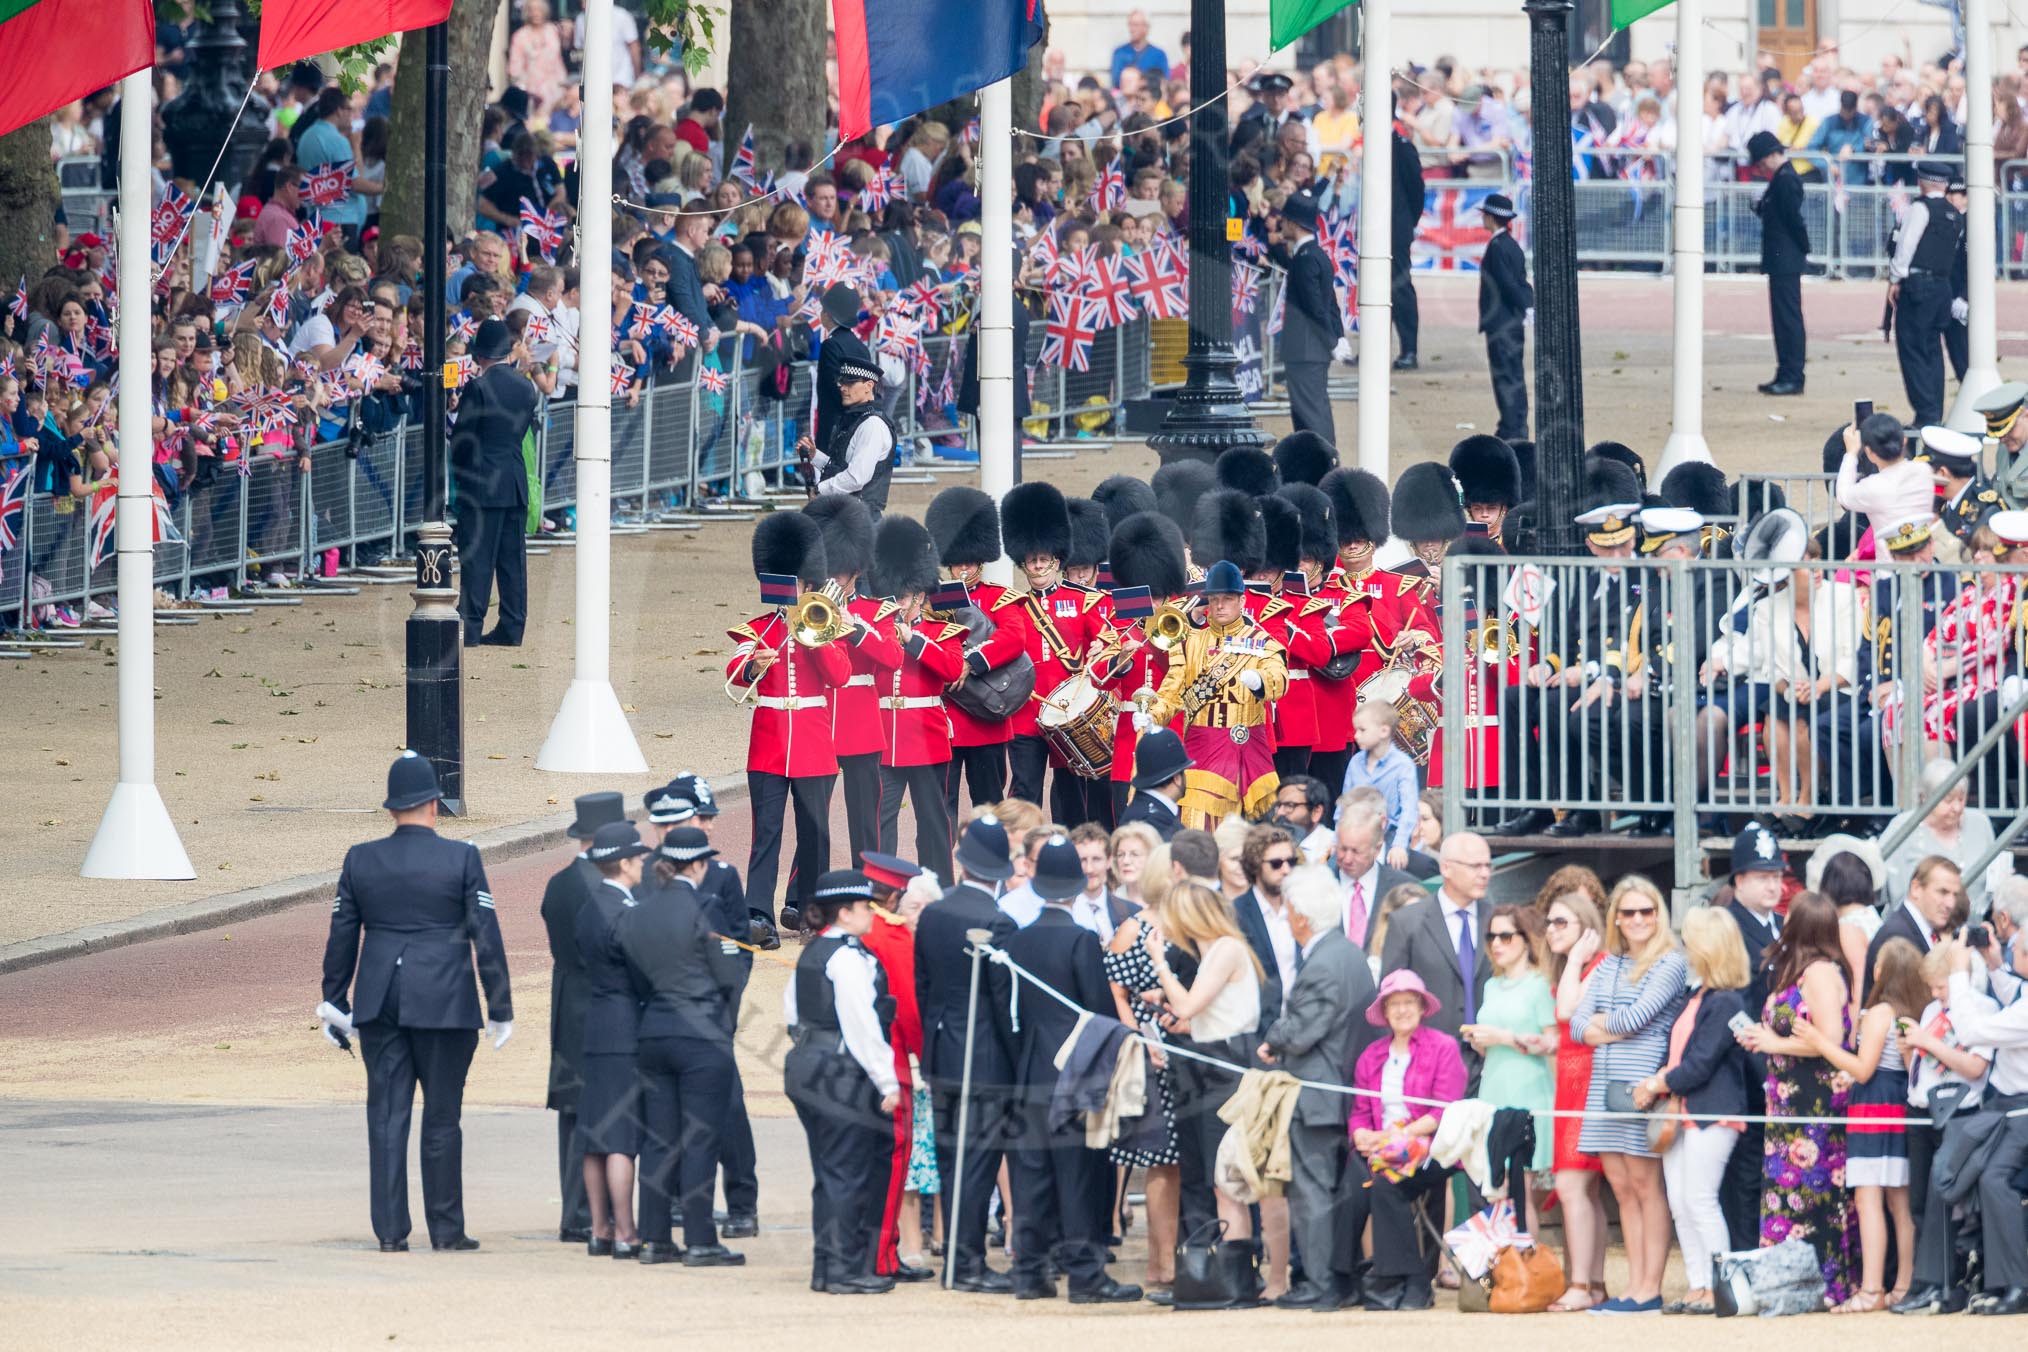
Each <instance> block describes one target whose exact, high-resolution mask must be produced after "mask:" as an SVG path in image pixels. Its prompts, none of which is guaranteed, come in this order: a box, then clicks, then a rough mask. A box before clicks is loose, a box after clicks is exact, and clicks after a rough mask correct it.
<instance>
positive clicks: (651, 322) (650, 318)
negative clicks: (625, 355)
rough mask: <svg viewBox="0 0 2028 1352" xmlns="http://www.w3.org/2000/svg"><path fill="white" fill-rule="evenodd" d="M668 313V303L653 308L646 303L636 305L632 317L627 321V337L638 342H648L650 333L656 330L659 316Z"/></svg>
mask: <svg viewBox="0 0 2028 1352" xmlns="http://www.w3.org/2000/svg"><path fill="white" fill-rule="evenodd" d="M667 313H669V307H668V306H666V305H660V306H657V307H656V308H655V309H652V310H650V309H649V308H648V307H647V306H645V305H636V306H635V307H634V310H633V316H632V318H630V319H629V320H628V321H627V337H629V338H631V339H633V340H634V341H635V342H637V343H644V342H646V341H647V340H648V335H649V334H651V333H653V332H654V331H655V328H656V325H657V323H658V322H659V320H658V316H660V315H663V314H667Z"/></svg>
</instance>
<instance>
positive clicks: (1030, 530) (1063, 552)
mask: <svg viewBox="0 0 2028 1352" xmlns="http://www.w3.org/2000/svg"><path fill="white" fill-rule="evenodd" d="M1000 534H1001V536H1002V537H1003V538H1004V539H1005V541H1006V544H1007V557H1009V558H1011V559H1013V560H1014V562H1015V563H1016V564H1017V565H1018V564H1020V563H1022V562H1023V561H1024V560H1026V559H1029V558H1031V557H1033V556H1034V555H1037V554H1047V555H1048V556H1049V557H1050V558H1053V559H1059V560H1061V559H1068V558H1069V557H1070V505H1069V504H1068V503H1066V502H1065V501H1064V500H1063V490H1062V489H1060V488H1058V487H1057V486H1056V485H1055V484H1053V483H1048V482H1045V481H1044V480H1040V479H1037V480H1036V481H1034V482H1033V483H1025V484H1016V485H1015V486H1014V487H1012V488H1010V489H1008V490H1007V496H1006V497H1004V498H1002V499H1000Z"/></svg>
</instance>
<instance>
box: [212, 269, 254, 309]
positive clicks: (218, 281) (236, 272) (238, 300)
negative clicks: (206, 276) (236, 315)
mask: <svg viewBox="0 0 2028 1352" xmlns="http://www.w3.org/2000/svg"><path fill="white" fill-rule="evenodd" d="M253 275H254V260H253V259H251V258H249V259H248V260H247V261H246V262H244V263H241V264H239V265H238V266H236V267H230V268H227V269H226V270H225V271H224V272H221V273H219V274H218V275H217V276H216V277H213V278H212V279H211V303H212V304H214V305H244V304H246V298H247V296H248V295H249V294H251V293H252V291H253Z"/></svg>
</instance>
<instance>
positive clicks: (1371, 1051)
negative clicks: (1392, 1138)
mask: <svg viewBox="0 0 2028 1352" xmlns="http://www.w3.org/2000/svg"><path fill="white" fill-rule="evenodd" d="M1393 1045H1394V1038H1393V1036H1392V1035H1383V1036H1382V1037H1381V1038H1380V1040H1379V1041H1377V1042H1375V1043H1373V1044H1372V1045H1371V1046H1369V1047H1368V1048H1367V1049H1366V1050H1365V1051H1363V1052H1361V1053H1359V1062H1358V1064H1357V1065H1356V1066H1354V1067H1353V1070H1352V1087H1353V1088H1354V1089H1370V1090H1372V1091H1373V1093H1374V1094H1375V1095H1378V1094H1379V1092H1380V1073H1381V1071H1382V1070H1383V1069H1384V1068H1385V1067H1386V1065H1387V1049H1388V1048H1389V1047H1391V1046H1393ZM1402 1091H1403V1093H1404V1095H1405V1096H1406V1097H1408V1098H1410V1099H1433V1100H1435V1101H1436V1102H1439V1103H1455V1102H1456V1101H1457V1100H1458V1099H1460V1098H1463V1097H1464V1093H1465V1058H1464V1056H1463V1055H1462V1054H1460V1053H1459V1051H1458V1042H1457V1039H1456V1038H1454V1037H1451V1036H1450V1035H1449V1034H1448V1033H1442V1032H1439V1031H1437V1030H1436V1029H1434V1028H1431V1027H1430V1026H1429V1025H1428V1024H1424V1025H1423V1026H1422V1027H1420V1028H1418V1029H1416V1030H1415V1031H1414V1032H1413V1033H1411V1034H1409V1036H1408V1075H1407V1077H1406V1079H1405V1081H1404V1083H1403V1086H1402ZM1409 1108H1410V1110H1411V1111H1413V1110H1414V1108H1415V1105H1414V1104H1413V1103H1411V1104H1410V1105H1409ZM1437 1116H1440V1114H1439V1113H1438V1111H1437V1110H1436V1109H1434V1108H1425V1109H1424V1110H1423V1111H1422V1112H1420V1113H1417V1114H1416V1118H1422V1117H1437ZM1410 1120H1411V1121H1413V1120H1415V1118H1412V1119H1410ZM1386 1125H1387V1124H1386V1123H1385V1122H1382V1121H1381V1120H1380V1100H1379V1098H1378V1097H1372V1098H1369V1097H1367V1096H1365V1095H1363V1094H1362V1095H1359V1096H1356V1097H1354V1098H1353V1100H1352V1120H1351V1123H1350V1124H1349V1128H1348V1129H1349V1130H1351V1131H1379V1130H1380V1129H1381V1128H1383V1127H1385V1126H1386Z"/></svg>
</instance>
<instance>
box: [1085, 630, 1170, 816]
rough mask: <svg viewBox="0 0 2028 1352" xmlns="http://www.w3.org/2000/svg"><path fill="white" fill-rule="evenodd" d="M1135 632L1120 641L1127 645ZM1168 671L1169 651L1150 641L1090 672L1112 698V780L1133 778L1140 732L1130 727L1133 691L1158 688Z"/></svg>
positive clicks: (1128, 780)
mask: <svg viewBox="0 0 2028 1352" xmlns="http://www.w3.org/2000/svg"><path fill="white" fill-rule="evenodd" d="M1136 638H1137V635H1132V634H1131V633H1130V636H1129V637H1126V638H1125V639H1123V643H1125V644H1131V643H1134V642H1135V641H1136ZM1168 674H1169V654H1167V653H1165V652H1163V651H1162V650H1161V649H1160V648H1157V647H1156V646H1155V645H1154V644H1152V643H1141V644H1139V646H1138V647H1134V648H1133V649H1132V650H1131V651H1130V652H1127V653H1125V655H1123V656H1116V657H1114V658H1113V659H1112V660H1110V661H1108V662H1106V663H1105V664H1104V669H1103V670H1102V671H1099V672H1096V673H1094V676H1093V683H1094V684H1095V685H1097V686H1098V688H1099V689H1101V690H1103V691H1105V692H1106V693H1108V694H1109V695H1111V696H1112V697H1113V712H1114V715H1115V717H1114V720H1113V775H1112V779H1113V783H1115V784H1131V783H1132V782H1133V779H1134V756H1135V754H1136V753H1137V752H1138V751H1139V749H1140V745H1141V734H1140V733H1139V732H1138V731H1136V730H1135V728H1134V708H1135V706H1134V694H1135V692H1137V691H1139V690H1141V689H1142V688H1143V687H1145V688H1147V689H1149V690H1159V689H1160V688H1161V686H1162V678H1163V677H1164V676H1166V675H1168Z"/></svg>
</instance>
